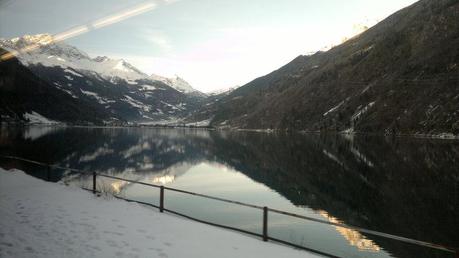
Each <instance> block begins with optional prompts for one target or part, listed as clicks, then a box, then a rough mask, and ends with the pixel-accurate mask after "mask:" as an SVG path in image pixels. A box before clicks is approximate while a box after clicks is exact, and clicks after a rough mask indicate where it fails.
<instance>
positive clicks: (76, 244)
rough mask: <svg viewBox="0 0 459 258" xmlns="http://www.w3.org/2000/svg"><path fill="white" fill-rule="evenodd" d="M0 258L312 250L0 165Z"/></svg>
mask: <svg viewBox="0 0 459 258" xmlns="http://www.w3.org/2000/svg"><path fill="white" fill-rule="evenodd" d="M0 257H16V258H21V257H186V258H193V257H219V258H221V257H264V258H267V257H318V256H316V255H314V254H310V253H308V252H304V251H300V250H295V249H292V248H290V247H286V246H281V245H277V244H274V243H269V242H268V243H265V242H262V241H260V240H259V239H256V238H253V237H249V236H245V235H242V234H239V233H235V232H230V231H226V230H223V229H220V228H216V227H212V226H208V225H204V224H200V223H196V222H193V221H189V220H185V219H182V218H179V217H175V216H172V215H169V214H162V213H159V212H158V211H157V210H156V209H153V208H149V207H145V206H141V205H139V204H134V203H128V202H124V201H121V200H116V199H107V198H103V197H95V196H93V195H92V194H91V193H89V192H86V191H83V190H81V189H78V188H73V187H68V186H65V185H63V184H56V183H49V182H45V181H42V180H39V179H36V178H33V177H31V176H28V175H26V174H24V173H23V172H21V171H19V170H10V171H5V170H3V169H1V168H0Z"/></svg>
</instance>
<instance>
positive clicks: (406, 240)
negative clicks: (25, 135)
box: [0, 155, 459, 258]
mask: <svg viewBox="0 0 459 258" xmlns="http://www.w3.org/2000/svg"><path fill="white" fill-rule="evenodd" d="M0 158H5V159H13V160H18V161H23V162H27V163H31V164H35V165H39V166H44V167H47V168H48V170H47V171H48V175H47V178H48V180H49V178H50V170H51V169H52V168H55V169H62V170H67V171H72V172H76V173H80V174H85V175H92V188H91V189H88V188H84V187H82V188H83V189H84V190H87V191H91V192H92V193H94V194H97V193H101V192H100V191H98V190H97V177H98V176H100V177H105V178H110V179H115V180H121V181H125V182H128V183H132V184H139V185H144V186H149V187H155V188H158V189H160V196H159V206H157V205H154V204H151V203H147V202H142V201H137V200H132V199H128V198H124V197H121V196H117V195H113V197H115V198H117V199H122V200H125V201H128V202H136V203H140V204H143V205H148V206H152V207H155V208H158V209H159V211H160V212H164V211H166V212H169V213H172V214H175V215H178V216H181V217H184V218H187V219H190V220H193V221H197V222H201V223H204V224H208V225H212V226H217V227H221V228H225V229H230V230H234V231H238V232H241V233H245V234H249V235H253V236H257V237H260V238H261V239H262V240H263V241H268V240H271V241H275V242H278V243H281V244H285V245H289V246H292V247H295V248H298V249H302V250H306V251H309V252H313V253H316V254H320V255H324V256H328V257H339V256H335V255H332V254H328V253H324V252H322V251H319V250H315V249H312V248H308V247H305V246H301V245H297V244H295V243H291V242H288V241H285V240H282V239H278V238H274V237H271V236H269V234H268V212H273V213H277V214H282V215H286V216H290V217H295V218H299V219H303V220H307V221H312V222H316V223H320V224H324V225H330V226H335V227H341V228H346V229H351V230H355V231H359V232H362V233H366V234H370V235H374V236H378V237H382V238H386V239H391V240H395V241H399V242H403V243H407V244H411V245H417V246H421V247H426V248H431V249H436V250H440V251H444V252H448V253H451V254H455V256H456V257H457V258H459V248H455V247H449V246H445V245H441V244H434V243H429V242H425V241H420V240H415V239H411V238H407V237H402V236H397V235H392V234H388V233H383V232H379V231H374V230H370V229H365V228H361V227H356V226H350V225H346V224H342V223H335V222H329V221H325V220H320V219H317V218H313V217H309V216H304V215H299V214H295V213H291V212H286V211H281V210H277V209H273V208H268V207H266V206H259V205H254V204H248V203H244V202H240V201H234V200H229V199H225V198H220V197H215V196H210V195H206V194H200V193H195V192H190V191H186V190H181V189H176V188H171V187H166V186H162V185H155V184H149V183H145V182H139V181H135V180H130V179H125V178H121V177H116V176H111V175H106V174H102V173H96V172H89V171H84V170H80V169H74V168H68V167H61V166H58V165H52V164H46V163H43V162H38V161H35V160H29V159H25V158H21V157H15V156H3V155H0ZM165 190H169V191H172V192H178V193H183V194H188V195H193V196H198V197H202V198H206V199H211V200H216V201H221V202H226V203H231V204H236V205H240V206H245V207H249V208H253V209H258V210H261V211H262V218H263V224H262V227H263V230H262V234H258V233H254V232H251V231H247V230H244V229H240V228H236V227H231V226H226V225H222V224H217V223H213V222H209V221H204V220H201V219H197V218H194V217H191V216H189V215H186V214H183V213H180V212H177V211H173V210H170V209H167V208H166V207H165V205H164V195H165Z"/></svg>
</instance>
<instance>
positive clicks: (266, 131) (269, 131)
mask: <svg viewBox="0 0 459 258" xmlns="http://www.w3.org/2000/svg"><path fill="white" fill-rule="evenodd" d="M0 125H1V126H2V127H3V126H5V125H6V126H17V127H62V128H94V129H104V128H107V129H117V128H120V129H128V128H137V129H141V128H146V129H184V130H207V131H222V132H225V131H227V132H255V133H264V134H277V133H284V134H289V133H297V134H316V135H343V136H351V137H354V136H375V137H395V138H417V139H431V140H450V141H458V140H459V135H454V134H453V133H438V134H428V133H414V134H406V133H400V134H385V133H378V132H346V131H338V132H332V131H306V130H279V129H242V128H229V127H226V128H218V127H211V126H178V125H161V124H158V125H142V124H138V125H119V126H116V125H68V124H65V123H58V124H38V123H34V124H27V123H1V124H0Z"/></svg>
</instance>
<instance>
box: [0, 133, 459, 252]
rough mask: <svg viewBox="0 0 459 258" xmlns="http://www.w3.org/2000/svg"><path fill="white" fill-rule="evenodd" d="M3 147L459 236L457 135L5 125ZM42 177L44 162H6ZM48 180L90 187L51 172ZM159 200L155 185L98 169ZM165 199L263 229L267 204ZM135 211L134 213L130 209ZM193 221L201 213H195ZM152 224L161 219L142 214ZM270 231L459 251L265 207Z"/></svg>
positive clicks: (304, 239) (363, 221) (319, 240)
mask: <svg viewBox="0 0 459 258" xmlns="http://www.w3.org/2000/svg"><path fill="white" fill-rule="evenodd" d="M0 133H1V134H0V154H2V155H15V156H20V157H24V158H29V159H33V160H37V161H42V162H46V163H52V164H56V165H60V166H64V167H70V168H77V169H82V170H87V171H96V172H101V173H105V174H110V175H113V176H117V177H123V178H127V179H131V180H136V181H141V182H147V183H152V184H158V185H165V186H168V187H172V188H178V189H183V190H187V191H192V192H198V193H202V194H208V195H212V196H216V197H222V198H227V199H231V200H236V201H241V202H246V203H251V204H256V205H260V206H268V207H270V208H275V209H280V210H284V211H288V212H293V213H297V214H302V215H307V216H311V217H314V218H317V219H321V220H325V221H329V222H341V223H345V224H348V225H353V226H359V227H364V228H368V229H371V230H377V231H382V232H385V233H390V234H395V235H400V236H404V237H409V238H414V239H417V240H423V241H428V242H433V243H439V244H444V245H448V246H457V245H458V243H459V169H458V168H459V141H449V140H431V139H416V138H409V137H403V138H402V137H400V138H395V137H388V138H386V137H380V136H351V135H336V134H330V135H319V134H294V133H289V134H287V133H271V134H268V133H257V132H233V131H209V130H203V129H154V128H72V127H46V126H29V127H11V126H10V127H6V126H2V127H1V130H0ZM0 165H1V166H2V167H4V168H12V167H15V168H19V169H22V170H25V171H26V172H27V173H29V174H31V175H33V176H36V177H40V178H44V179H45V178H46V177H47V175H46V169H44V168H40V167H38V166H34V165H30V164H25V163H22V162H19V161H13V160H6V159H0ZM49 179H50V180H51V181H54V182H57V181H63V182H65V183H68V184H70V185H77V186H85V187H91V184H92V177H90V176H81V175H79V174H75V173H71V172H70V171H63V170H57V169H56V170H53V171H52V173H51V178H49ZM97 187H98V189H99V190H101V191H104V192H110V193H112V194H116V195H120V196H123V197H126V198H130V199H135V200H139V201H143V202H148V203H152V204H155V205H157V204H158V203H159V190H158V189H157V188H151V187H147V186H142V185H138V184H130V183H126V182H124V181H117V180H112V179H107V178H101V177H98V185H97ZM165 206H166V208H169V209H172V210H176V211H179V212H181V213H185V214H188V215H190V216H193V217H196V218H198V219H204V220H207V221H211V222H215V223H220V224H224V225H229V226H235V227H238V228H241V229H245V230H248V231H252V232H257V233H261V231H262V213H261V211H260V210H257V209H251V208H247V207H241V206H237V205H233V204H228V203H222V202H218V201H213V200H208V199H203V198H200V197H196V196H190V195H185V194H180V193H173V192H171V191H166V194H165ZM132 219H135V218H132ZM190 223H194V222H190ZM145 226H146V227H154V226H155V225H154V224H150V223H149V222H148V221H145ZM268 232H269V234H270V236H273V237H275V238H280V239H284V240H287V241H291V242H294V243H296V244H299V245H303V246H305V247H308V248H313V249H316V250H320V251H323V252H326V253H330V254H334V255H338V256H342V257H454V255H452V254H451V255H449V254H448V253H444V252H440V251H434V250H430V249H426V248H420V247H415V246H412V245H408V244H401V243H399V242H396V241H393V240H387V239H382V238H379V237H374V236H372V235H368V234H364V233H361V232H357V231H355V230H350V229H345V228H339V227H334V226H329V225H322V224H318V223H315V222H310V221H305V220H300V219H295V218H292V217H288V216H285V215H276V214H273V213H269V229H268Z"/></svg>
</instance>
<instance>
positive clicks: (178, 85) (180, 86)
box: [150, 74, 205, 96]
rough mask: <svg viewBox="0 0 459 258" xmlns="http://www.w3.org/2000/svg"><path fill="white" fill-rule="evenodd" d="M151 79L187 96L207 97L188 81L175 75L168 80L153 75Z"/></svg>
mask: <svg viewBox="0 0 459 258" xmlns="http://www.w3.org/2000/svg"><path fill="white" fill-rule="evenodd" d="M150 78H151V79H153V80H155V81H161V82H164V83H165V84H167V85H169V86H171V87H172V88H174V89H176V90H178V91H180V92H183V93H185V94H198V95H203V96H205V94H204V93H202V92H199V91H197V90H196V89H194V88H193V87H192V86H191V85H190V84H189V83H188V82H187V81H185V80H184V79H183V78H180V77H179V76H178V75H175V76H174V77H171V78H167V77H163V76H160V75H156V74H152V75H150Z"/></svg>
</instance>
